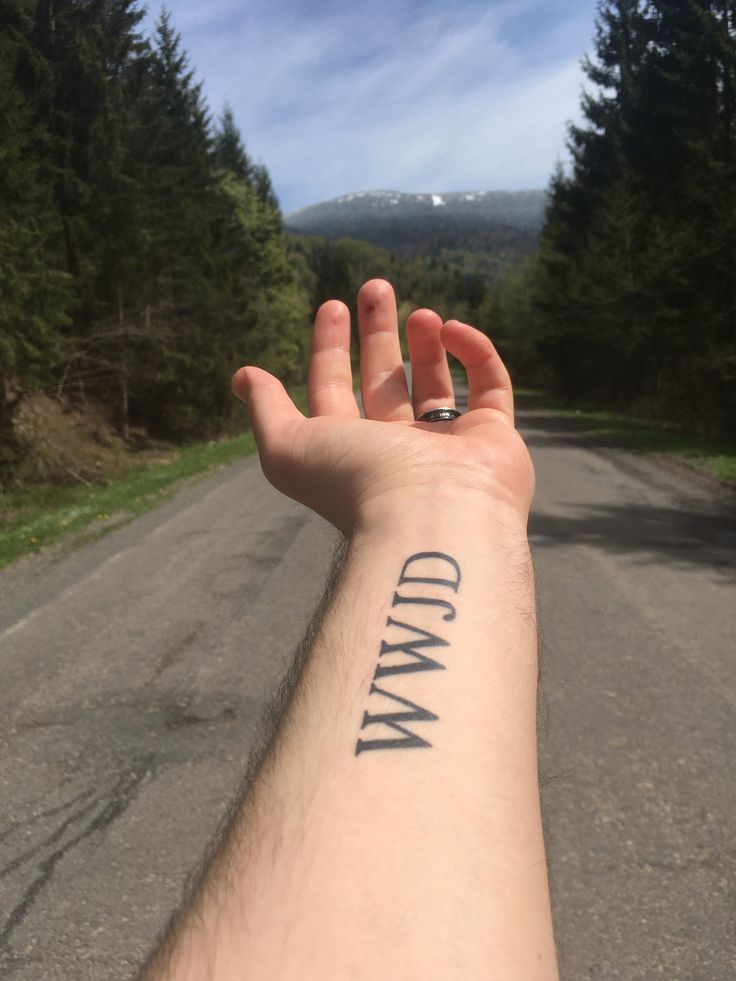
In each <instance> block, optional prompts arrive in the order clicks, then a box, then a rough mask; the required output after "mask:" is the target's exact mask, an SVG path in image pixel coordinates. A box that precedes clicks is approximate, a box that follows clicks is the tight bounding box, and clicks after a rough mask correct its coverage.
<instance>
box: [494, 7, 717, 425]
mask: <svg viewBox="0 0 736 981" xmlns="http://www.w3.org/2000/svg"><path fill="white" fill-rule="evenodd" d="M583 67H584V71H585V75H586V76H587V86H586V91H585V92H584V94H583V97H582V102H581V109H582V116H583V121H582V123H581V124H580V125H572V126H570V128H569V140H568V147H569V150H570V154H571V161H572V162H571V167H570V168H569V169H568V171H567V172H565V171H564V170H563V169H562V168H561V167H560V168H558V170H557V172H556V173H555V174H554V176H553V177H552V180H551V184H550V189H549V194H550V200H549V207H548V211H547V217H546V223H545V226H544V229H543V232H542V236H541V243H540V248H539V251H538V253H537V254H536V256H535V257H534V258H533V259H531V260H529V261H527V262H525V263H524V264H523V265H521V266H520V267H517V268H516V269H514V270H513V271H512V272H511V273H510V274H509V275H507V276H506V277H505V278H504V279H503V281H502V282H500V283H498V284H497V285H496V287H495V288H494V289H492V290H491V292H490V295H489V298H488V302H487V307H486V308H485V310H484V313H483V315H484V317H485V318H486V320H487V322H488V323H489V324H490V325H492V326H493V329H494V331H495V332H497V333H498V334H499V336H500V338H501V339H502V342H505V344H506V345H507V347H508V349H509V353H510V355H511V357H512V360H515V361H516V362H517V364H518V365H519V367H520V369H521V371H522V373H524V372H526V373H527V374H528V375H531V376H532V377H533V376H536V377H537V378H541V379H542V381H544V382H547V383H551V384H553V385H554V386H555V387H556V388H557V390H558V391H559V392H561V393H562V394H563V395H564V396H565V397H566V398H567V399H569V400H575V399H587V400H591V401H595V402H598V403H604V404H609V405H616V406H619V407H624V408H629V409H631V408H633V409H635V410H637V411H640V412H643V413H645V414H647V415H649V416H652V417H655V418H659V419H663V420H668V421H671V422H673V423H675V424H679V425H683V426H688V427H691V428H695V429H699V430H701V431H709V432H720V433H730V434H731V435H733V434H734V433H736V275H735V273H736V5H735V4H734V2H733V0H716V2H708V0H649V2H641V0H604V2H602V3H600V4H599V6H598V17H597V25H596V33H595V39H594V48H593V55H592V56H591V57H589V58H586V59H585V61H584V62H583Z"/></svg>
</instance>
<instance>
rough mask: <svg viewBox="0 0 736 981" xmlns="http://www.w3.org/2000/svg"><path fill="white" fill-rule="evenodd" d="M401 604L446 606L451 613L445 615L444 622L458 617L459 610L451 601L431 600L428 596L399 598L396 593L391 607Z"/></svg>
mask: <svg viewBox="0 0 736 981" xmlns="http://www.w3.org/2000/svg"><path fill="white" fill-rule="evenodd" d="M399 603H419V604H422V603H424V604H426V605H427V606H445V607H447V609H448V610H449V611H450V612H449V613H445V614H443V617H442V619H443V620H454V619H455V617H456V616H457V610H456V609H455V607H454V606H453V605H452V603H451V602H450V601H449V600H441V599H430V598H429V597H428V596H399V594H398V593H394V601H393V603H392V604H391V606H398V605H399Z"/></svg>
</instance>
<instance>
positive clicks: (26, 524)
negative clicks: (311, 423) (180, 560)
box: [0, 384, 307, 568]
mask: <svg viewBox="0 0 736 981" xmlns="http://www.w3.org/2000/svg"><path fill="white" fill-rule="evenodd" d="M289 392H290V394H291V396H292V398H293V399H294V402H295V403H296V405H297V406H298V407H299V408H300V409H301V410H302V411H303V412H306V411H307V386H306V384H301V385H292V386H290V387H289ZM255 449H256V444H255V439H254V438H253V434H252V433H251V432H245V433H242V434H241V435H239V436H233V437H229V438H224V439H220V440H218V441H217V442H212V441H210V442H208V443H197V444H193V445H191V446H184V447H180V448H179V449H178V454H177V456H176V458H175V459H173V460H171V461H170V462H168V463H154V464H148V465H142V466H140V467H138V468H136V469H135V470H128V471H127V472H125V473H121V474H115V475H108V476H107V477H105V476H103V477H102V483H100V484H94V485H92V486H82V485H79V484H76V485H74V486H59V485H56V484H39V485H34V486H29V487H24V488H23V489H22V490H18V491H14V492H11V493H3V492H2V491H0V568H2V566H4V565H7V564H8V563H9V562H12V561H13V559H16V558H18V557H19V556H21V555H24V554H25V553H27V552H35V551H37V550H38V549H40V548H41V547H42V546H44V545H49V544H51V543H52V542H60V543H62V544H63V545H65V546H69V547H75V546H77V545H80V544H83V543H84V542H86V541H89V540H90V539H92V538H97V537H99V536H100V535H103V534H105V533H106V532H108V531H111V530H112V529H113V528H118V527H120V525H122V524H125V523H126V522H128V521H130V520H131V518H134V517H136V516H137V515H139V514H143V512H144V511H149V510H150V509H151V508H153V507H155V506H156V505H157V504H160V503H161V501H164V500H166V498H168V497H171V496H172V494H173V493H174V490H175V485H176V484H178V483H179V482H180V481H182V480H185V479H186V478H192V477H196V476H198V475H200V474H205V473H207V472H208V471H210V470H214V469H215V468H217V467H221V466H224V465H226V464H228V463H233V462H234V461H235V460H239V459H241V458H242V457H244V456H248V455H249V454H250V453H253V452H255Z"/></svg>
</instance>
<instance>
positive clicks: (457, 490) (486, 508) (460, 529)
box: [348, 483, 528, 549]
mask: <svg viewBox="0 0 736 981" xmlns="http://www.w3.org/2000/svg"><path fill="white" fill-rule="evenodd" d="M527 517H528V514H527V509H526V508H524V507H522V508H519V507H517V506H515V505H514V504H512V503H510V502H509V501H506V500H503V499H499V498H496V497H494V496H492V495H491V494H489V493H487V492H485V491H481V490H477V489H474V488H467V487H452V486H448V485H442V484H439V483H438V484H437V485H436V486H435V487H432V488H428V487H425V486H422V487H414V488H408V487H407V488H401V489H397V490H392V491H387V492H384V493H382V494H377V495H374V496H373V497H371V498H370V499H369V500H366V501H363V502H362V503H361V505H360V506H359V507H358V509H357V512H356V519H355V521H354V523H353V527H352V529H351V532H350V534H349V536H348V537H350V538H351V539H354V538H361V539H363V538H365V537H373V536H385V535H388V536H392V537H405V536H407V535H414V534H418V535H427V536H430V537H436V536H438V535H441V536H445V535H453V536H455V535H457V536H462V537H464V538H467V541H468V543H469V544H470V543H472V542H473V541H480V542H482V543H483V544H484V546H487V543H488V541H489V540H490V541H493V542H497V543H499V544H503V545H504V546H505V547H509V546H519V547H523V548H524V549H528V540H527Z"/></svg>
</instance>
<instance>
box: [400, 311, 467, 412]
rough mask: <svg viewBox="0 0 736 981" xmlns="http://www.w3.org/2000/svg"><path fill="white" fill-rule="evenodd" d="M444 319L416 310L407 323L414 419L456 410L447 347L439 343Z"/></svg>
mask: <svg viewBox="0 0 736 981" xmlns="http://www.w3.org/2000/svg"><path fill="white" fill-rule="evenodd" d="M441 330H442V318H441V317H439V316H438V315H437V314H436V313H435V312H434V311H433V310H415V311H414V313H412V314H411V315H410V316H409V319H408V320H407V321H406V337H407V340H408V342H409V355H410V357H411V393H412V403H413V405H414V418H415V419H418V418H419V417H420V416H422V415H424V413H425V412H429V410H430V409H439V408H440V407H442V406H447V407H448V408H451V409H454V408H455V394H454V390H453V385H452V376H451V374H450V367H449V365H448V363H447V354H446V352H445V346H444V344H443V343H442V341H441V340H440V331H441Z"/></svg>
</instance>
